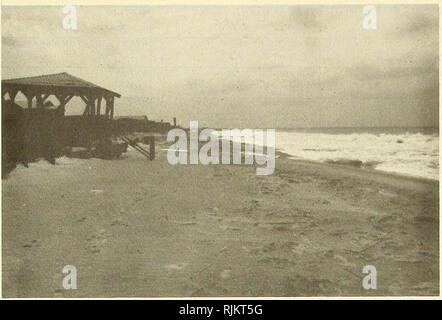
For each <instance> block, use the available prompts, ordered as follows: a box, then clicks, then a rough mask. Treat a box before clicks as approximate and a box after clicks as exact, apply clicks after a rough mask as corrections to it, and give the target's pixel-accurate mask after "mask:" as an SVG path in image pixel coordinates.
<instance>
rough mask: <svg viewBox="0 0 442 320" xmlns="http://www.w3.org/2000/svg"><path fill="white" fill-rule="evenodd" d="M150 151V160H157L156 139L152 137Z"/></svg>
mask: <svg viewBox="0 0 442 320" xmlns="http://www.w3.org/2000/svg"><path fill="white" fill-rule="evenodd" d="M149 149H150V152H149V153H150V160H154V159H155V137H154V136H151V137H150V143H149Z"/></svg>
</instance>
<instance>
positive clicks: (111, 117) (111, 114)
mask: <svg viewBox="0 0 442 320" xmlns="http://www.w3.org/2000/svg"><path fill="white" fill-rule="evenodd" d="M113 118H114V97H112V98H110V120H112V119H113Z"/></svg>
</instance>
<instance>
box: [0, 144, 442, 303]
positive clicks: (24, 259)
mask: <svg viewBox="0 0 442 320" xmlns="http://www.w3.org/2000/svg"><path fill="white" fill-rule="evenodd" d="M164 147H165V146H164V145H163V146H162V145H158V146H157V156H158V159H156V160H155V161H152V162H151V161H148V160H146V159H145V158H144V157H143V156H141V155H140V154H138V153H137V152H135V151H133V150H132V149H131V148H129V152H128V153H127V154H126V155H125V158H124V159H121V160H100V159H89V160H80V159H69V158H61V159H58V161H57V165H55V166H52V165H50V164H49V163H47V162H45V161H44V160H41V161H40V162H37V163H31V164H30V166H29V168H28V169H26V168H24V167H22V166H18V167H17V168H16V169H15V170H14V171H13V172H11V173H10V175H9V177H8V178H7V179H5V180H3V181H2V185H3V194H2V196H3V198H2V207H3V211H2V223H3V226H2V227H3V260H2V262H3V266H2V267H3V270H2V271H3V296H4V297H175V296H182V297H207V296H218V297H221V296H238V297H239V296H241V297H242V296H261V297H282V296H297V297H299V296H370V295H438V294H439V235H438V234H439V191H438V187H439V183H438V182H436V181H430V180H423V179H413V178H406V177H400V176H395V175H391V174H383V173H379V172H374V171H369V170H362V169H355V168H348V167H342V166H336V165H325V164H317V163H312V162H303V161H294V160H290V159H287V158H286V157H284V156H281V157H280V158H279V159H277V162H276V171H275V174H274V175H272V176H267V177H259V176H256V175H255V168H254V167H253V166H245V165H244V166H238V165H236V166H233V165H230V166H229V165H209V166H203V165H187V166H184V165H179V166H172V165H170V164H168V162H167V161H166V159H165V156H166V153H165V151H160V149H161V148H164ZM68 264H71V265H74V266H75V267H76V268H77V271H78V289H77V290H64V289H63V288H62V279H63V277H64V274H63V273H62V268H63V267H64V266H65V265H68ZM365 265H374V266H375V267H376V268H377V276H378V280H377V286H378V289H377V290H369V291H368V290H364V289H363V288H362V278H363V277H364V276H365V275H364V274H363V273H362V268H363V267H364V266H365Z"/></svg>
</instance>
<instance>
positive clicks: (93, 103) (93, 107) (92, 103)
mask: <svg viewBox="0 0 442 320" xmlns="http://www.w3.org/2000/svg"><path fill="white" fill-rule="evenodd" d="M88 100H89V105H90V108H91V113H90V115H91V116H92V117H95V97H92V96H90V97H88Z"/></svg>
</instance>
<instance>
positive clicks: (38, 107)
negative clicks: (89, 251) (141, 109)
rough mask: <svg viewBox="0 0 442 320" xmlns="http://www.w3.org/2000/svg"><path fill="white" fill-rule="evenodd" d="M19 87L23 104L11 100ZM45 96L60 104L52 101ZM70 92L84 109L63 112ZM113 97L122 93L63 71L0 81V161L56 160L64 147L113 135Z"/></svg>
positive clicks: (89, 143)
mask: <svg viewBox="0 0 442 320" xmlns="http://www.w3.org/2000/svg"><path fill="white" fill-rule="evenodd" d="M19 92H21V93H22V94H23V95H24V96H25V97H26V100H27V108H26V107H24V108H22V107H21V106H19V105H18V104H17V103H16V101H15V100H16V97H17V94H18V93H19ZM50 96H54V97H55V98H56V99H57V100H58V102H59V104H58V105H56V106H53V104H52V103H51V102H50V100H48V98H49V97H50ZM75 96H77V97H80V98H81V99H82V100H83V102H84V103H85V109H84V112H83V114H82V115H81V116H67V117H66V116H65V108H66V105H67V103H68V102H69V101H70V100H71V99H72V98H73V97H75ZM115 97H117V98H119V97H121V95H120V94H119V93H116V92H114V91H111V90H109V89H106V88H103V87H100V86H98V85H96V84H93V83H91V82H88V81H85V80H83V79H80V78H77V77H74V76H72V75H70V74H68V73H66V72H62V73H56V74H49V75H41V76H35V77H26V78H17V79H9V80H2V123H3V130H2V136H3V138H2V144H3V152H2V159H3V161H5V160H6V162H7V161H8V160H11V161H15V162H23V163H24V164H25V165H27V163H28V161H30V160H32V159H33V158H37V157H40V156H44V157H45V158H46V159H48V160H49V161H50V162H52V163H55V156H56V154H57V152H58V151H59V150H62V148H63V147H65V146H85V147H90V146H91V144H92V143H94V141H97V140H99V139H102V138H103V137H108V136H109V135H111V134H112V121H111V120H112V119H113V115H114V99H115ZM103 100H104V101H105V108H104V110H102V108H101V107H102V101H103ZM33 106H34V107H33ZM11 114H12V116H10V115H11ZM5 157H6V158H8V159H5Z"/></svg>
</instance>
